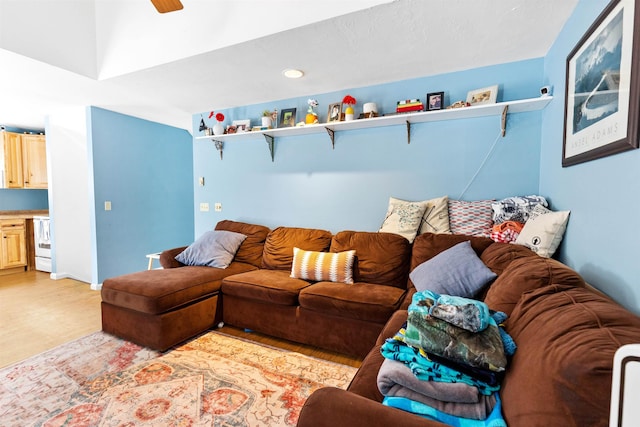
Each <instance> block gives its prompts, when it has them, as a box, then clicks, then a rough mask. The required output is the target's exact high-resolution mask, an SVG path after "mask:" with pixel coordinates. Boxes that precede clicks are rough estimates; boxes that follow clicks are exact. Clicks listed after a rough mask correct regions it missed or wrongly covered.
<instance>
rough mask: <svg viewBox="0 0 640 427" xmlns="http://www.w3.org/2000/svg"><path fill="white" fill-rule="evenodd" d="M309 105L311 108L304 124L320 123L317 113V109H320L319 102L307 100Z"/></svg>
mask: <svg viewBox="0 0 640 427" xmlns="http://www.w3.org/2000/svg"><path fill="white" fill-rule="evenodd" d="M307 104H308V105H309V108H308V109H307V115H306V117H305V119H304V122H305V123H306V124H308V125H312V124H314V123H318V113H317V112H316V108H318V100H317V99H312V98H309V99H308V100H307Z"/></svg>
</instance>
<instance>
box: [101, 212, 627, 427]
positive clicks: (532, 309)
mask: <svg viewBox="0 0 640 427" xmlns="http://www.w3.org/2000/svg"><path fill="white" fill-rule="evenodd" d="M216 229H222V230H228V231H236V232H240V233H243V234H245V235H247V236H248V237H247V239H246V240H245V242H243V244H242V246H241V247H240V249H239V251H238V253H237V254H236V257H235V259H234V261H233V263H232V264H231V266H230V267H229V268H228V269H226V270H220V269H216V268H211V267H188V266H183V265H182V264H180V263H179V262H177V261H176V260H175V259H174V257H175V255H176V254H178V253H179V252H181V251H182V250H183V249H184V248H176V249H172V250H169V251H165V252H163V254H162V255H161V264H162V265H163V267H164V268H165V269H164V270H151V271H144V272H139V273H133V274H131V275H125V276H120V277H117V278H113V279H109V280H106V281H105V282H104V284H103V289H102V295H103V329H104V330H105V331H107V332H111V333H114V334H115V335H119V336H122V337H124V338H127V339H130V340H132V341H134V342H137V343H139V344H143V345H147V346H149V347H152V348H158V349H162V350H164V349H166V348H168V347H170V346H172V345H175V344H178V343H179V342H181V341H183V340H186V339H188V338H190V337H191V336H193V335H196V334H197V333H200V332H203V331H205V330H206V329H209V328H211V327H213V326H214V325H215V324H217V323H218V322H219V321H220V320H224V322H226V323H228V324H230V325H233V326H237V327H242V328H247V329H251V330H255V331H258V332H262V333H266V334H270V335H274V336H278V337H282V338H285V339H290V340H293V341H297V342H301V343H306V344H311V345H315V346H319V347H322V348H325V349H328V350H333V351H337V352H341V353H346V354H351V355H357V356H362V357H364V361H363V363H362V366H361V367H360V369H359V370H358V373H357V374H356V376H355V377H354V379H353V380H352V382H351V384H350V385H349V387H348V390H341V389H337V388H331V387H327V388H324V389H321V390H318V391H316V392H315V393H313V394H312V395H311V397H310V398H309V399H308V401H307V402H306V403H305V406H304V408H303V410H302V412H301V414H300V418H299V422H298V425H299V426H314V427H322V426H331V427H335V426H341V425H349V426H359V425H363V426H364V425H367V426H371V425H405V426H414V425H415V426H442V425H443V424H440V423H438V422H435V421H430V420H427V419H425V418H421V417H419V416H416V415H413V414H410V413H407V412H403V411H400V410H397V409H394V408H389V407H387V406H384V405H383V404H381V402H382V399H383V396H382V395H381V394H380V392H379V391H378V388H377V384H376V377H377V373H378V370H379V367H380V365H381V363H382V361H383V359H382V356H381V354H380V351H379V348H380V345H381V344H382V343H383V342H384V339H385V338H387V337H391V336H393V335H394V334H395V333H396V332H397V331H398V329H399V328H400V326H401V325H402V323H403V322H404V321H405V320H406V318H407V311H406V309H407V307H408V306H409V303H410V301H411V297H412V295H413V294H414V293H415V292H416V290H415V288H414V286H413V283H412V281H411V280H410V279H409V277H408V276H409V272H410V271H412V270H413V269H414V268H415V267H417V266H418V265H420V264H421V263H423V262H424V261H426V260H428V259H431V258H433V257H434V256H436V255H437V254H439V253H441V252H442V251H444V250H446V249H449V248H451V247H452V246H454V245H455V244H457V243H460V242H462V241H465V240H469V241H470V243H471V247H472V248H473V249H474V251H475V252H476V253H477V254H478V256H479V257H480V259H481V260H482V261H483V262H484V264H485V265H486V266H487V267H489V268H490V269H491V270H492V271H493V272H495V273H496V274H497V275H498V277H497V278H496V279H495V280H494V281H493V282H492V283H491V284H490V285H489V286H488V287H487V288H486V289H484V290H483V291H482V292H481V293H480V295H479V296H478V298H480V299H484V301H485V302H486V303H487V305H488V306H489V307H490V308H492V309H494V310H499V311H503V312H505V313H507V314H508V315H509V318H508V320H507V322H506V330H507V332H508V333H509V334H510V335H511V336H512V337H513V339H514V340H515V342H516V344H517V346H518V349H517V351H516V353H515V355H514V356H513V358H511V360H510V363H509V366H508V367H507V372H506V375H505V378H504V380H503V383H502V388H501V391H500V396H501V400H502V412H503V415H504V418H505V420H506V422H507V423H508V425H510V426H605V425H607V423H608V411H609V395H610V388H611V375H612V362H613V354H614V352H615V351H616V350H617V348H619V347H620V346H622V345H624V344H628V343H637V342H640V318H639V317H637V316H635V315H633V314H632V313H630V312H629V311H627V310H625V309H624V308H623V307H621V306H620V305H619V304H617V303H615V302H613V301H612V300H610V299H609V298H607V297H606V296H604V295H602V294H600V293H598V292H597V291H595V290H593V289H592V288H589V287H588V286H587V285H586V284H585V282H584V280H583V279H582V278H581V277H580V275H579V274H578V273H576V272H575V271H573V270H571V269H570V268H568V267H567V266H565V265H563V264H561V263H560V262H558V261H556V260H553V259H547V258H541V257H539V256H538V255H536V254H535V253H533V252H532V251H530V250H529V249H527V248H525V247H523V246H519V245H514V244H504V243H495V242H493V241H492V240H490V239H488V238H483V237H470V236H462V235H443V234H430V233H425V234H422V235H420V236H418V237H417V238H416V239H415V241H414V242H413V244H410V243H409V242H408V241H407V240H406V239H405V238H404V237H401V236H399V235H395V234H389V233H370V232H355V231H341V232H338V233H336V234H335V235H332V234H331V233H330V232H328V231H325V230H316V229H305V228H294V227H279V228H276V229H274V230H269V229H267V228H266V227H261V226H256V225H251V224H244V223H240V222H234V221H221V222H220V223H218V225H217V226H216ZM294 246H295V247H298V248H301V249H305V250H314V251H331V252H341V251H345V250H349V249H355V250H356V261H355V263H354V282H355V283H354V284H350V285H347V284H343V283H333V282H310V281H306V280H301V279H295V278H292V277H290V273H291V263H292V258H293V256H292V253H293V247H294ZM202 269H205V270H204V271H206V273H203V272H202ZM203 305H204V306H205V308H203V307H202V306H203ZM187 325H188V326H187Z"/></svg>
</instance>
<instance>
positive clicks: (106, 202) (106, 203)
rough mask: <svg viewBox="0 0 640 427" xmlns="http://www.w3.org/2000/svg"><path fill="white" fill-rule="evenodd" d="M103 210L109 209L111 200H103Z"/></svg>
mask: <svg viewBox="0 0 640 427" xmlns="http://www.w3.org/2000/svg"><path fill="white" fill-rule="evenodd" d="M104 210H105V211H110V210H111V202H110V201H108V200H107V201H105V202H104Z"/></svg>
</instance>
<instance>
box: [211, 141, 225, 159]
mask: <svg viewBox="0 0 640 427" xmlns="http://www.w3.org/2000/svg"><path fill="white" fill-rule="evenodd" d="M212 141H213V144H214V145H215V146H216V150H218V151H219V152H220V160H222V149H223V148H224V142H222V141H218V140H217V139H212Z"/></svg>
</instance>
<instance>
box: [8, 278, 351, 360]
mask: <svg viewBox="0 0 640 427" xmlns="http://www.w3.org/2000/svg"><path fill="white" fill-rule="evenodd" d="M100 301H101V298H100V292H99V291H94V290H91V288H90V287H89V285H88V284H86V283H83V282H79V281H76V280H71V279H61V280H51V279H50V278H49V273H43V272H40V271H29V272H25V273H16V274H9V275H6V276H0V368H2V367H5V366H8V365H11V364H13V363H15V362H19V361H21V360H24V359H26V358H28V357H30V356H33V355H35V354H38V353H41V352H43V351H46V350H49V349H51V348H54V347H56V346H58V345H60V344H63V343H65V342H68V341H72V340H74V339H77V338H80V337H83V336H85V335H88V334H90V333H93V332H96V331H99V330H101V329H102V323H101V318H100ZM220 331H221V332H224V333H227V334H229V335H234V336H238V337H242V338H246V339H249V340H252V341H255V342H258V343H262V344H265V345H270V346H273V347H279V348H283V349H285V350H290V351H296V352H298V353H302V354H306V355H308V356H313V357H318V358H322V359H325V360H329V361H332V362H336V363H342V364H345V365H349V366H355V367H359V366H360V363H361V359H358V358H355V357H350V356H345V355H342V354H339V353H333V352H329V351H325V350H322V349H318V348H315V347H311V346H305V345H301V344H297V343H292V342H289V341H285V340H280V339H277V338H273V337H269V336H266V335H262V334H258V333H255V332H251V333H247V332H244V331H243V330H241V329H238V328H234V327H230V326H224V327H223V328H222V329H220Z"/></svg>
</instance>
